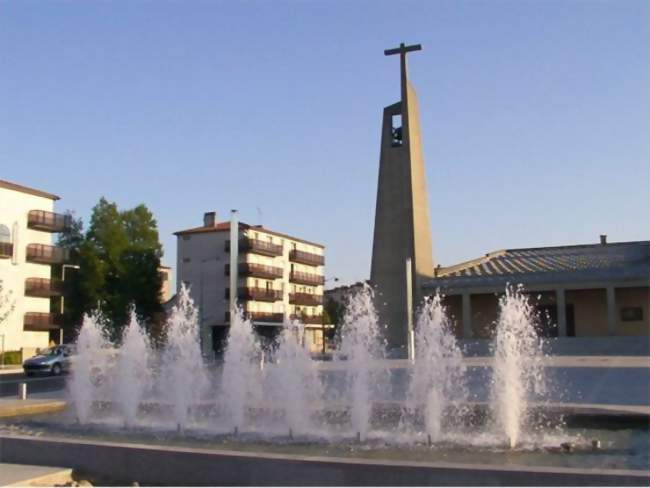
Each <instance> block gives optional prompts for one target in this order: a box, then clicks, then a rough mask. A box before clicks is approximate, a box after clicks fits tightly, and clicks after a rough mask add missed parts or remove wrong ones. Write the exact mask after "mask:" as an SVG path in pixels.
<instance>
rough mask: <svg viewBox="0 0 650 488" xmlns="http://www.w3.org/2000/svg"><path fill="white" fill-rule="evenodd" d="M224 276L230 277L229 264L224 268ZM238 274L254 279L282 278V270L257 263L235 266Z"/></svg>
mask: <svg viewBox="0 0 650 488" xmlns="http://www.w3.org/2000/svg"><path fill="white" fill-rule="evenodd" d="M224 268H225V273H226V276H230V264H226V265H225V266H224ZM237 269H238V270H239V274H240V275H242V276H252V277H254V278H264V279H267V280H274V279H276V278H282V268H278V267H275V266H267V265H265V264H257V263H239V265H238V266H237Z"/></svg>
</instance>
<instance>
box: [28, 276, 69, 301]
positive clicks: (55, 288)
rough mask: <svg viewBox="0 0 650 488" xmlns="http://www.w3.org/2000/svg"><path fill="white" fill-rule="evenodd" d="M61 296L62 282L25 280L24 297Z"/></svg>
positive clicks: (38, 279) (42, 279)
mask: <svg viewBox="0 0 650 488" xmlns="http://www.w3.org/2000/svg"><path fill="white" fill-rule="evenodd" d="M62 294H63V282H62V281H59V280H49V279H47V278H27V279H26V280H25V295H27V296H30V297H55V296H60V295H62Z"/></svg>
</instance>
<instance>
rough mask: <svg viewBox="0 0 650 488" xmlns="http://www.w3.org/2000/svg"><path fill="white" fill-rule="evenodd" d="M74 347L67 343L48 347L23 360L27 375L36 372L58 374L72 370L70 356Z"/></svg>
mask: <svg viewBox="0 0 650 488" xmlns="http://www.w3.org/2000/svg"><path fill="white" fill-rule="evenodd" d="M72 352H73V351H72V348H71V347H70V346H67V345H65V344H64V345H61V346H54V347H48V348H47V349H44V350H42V351H40V352H39V353H38V354H37V355H36V356H34V357H31V358H29V359H26V360H25V361H24V362H23V370H24V371H25V374H26V375H27V376H33V375H35V374H39V373H40V374H43V373H44V374H51V375H55V376H58V375H60V374H61V373H63V372H64V371H69V370H70V356H71V355H72Z"/></svg>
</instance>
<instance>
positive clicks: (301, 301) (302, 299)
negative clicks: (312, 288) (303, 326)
mask: <svg viewBox="0 0 650 488" xmlns="http://www.w3.org/2000/svg"><path fill="white" fill-rule="evenodd" d="M289 303H290V304H292V305H309V306H312V307H317V306H318V305H322V304H323V295H314V294H312V293H289Z"/></svg>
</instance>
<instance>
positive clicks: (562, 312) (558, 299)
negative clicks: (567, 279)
mask: <svg viewBox="0 0 650 488" xmlns="http://www.w3.org/2000/svg"><path fill="white" fill-rule="evenodd" d="M555 303H556V304H557V335H558V337H566V297H565V293H564V288H558V289H557V290H555Z"/></svg>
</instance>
